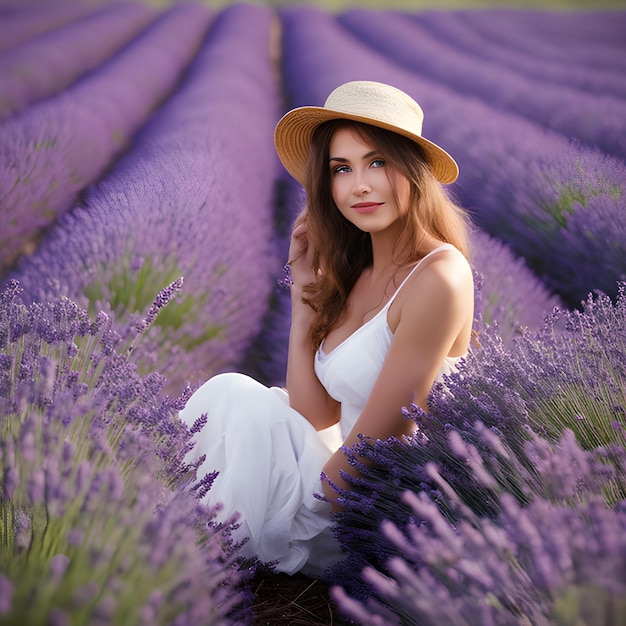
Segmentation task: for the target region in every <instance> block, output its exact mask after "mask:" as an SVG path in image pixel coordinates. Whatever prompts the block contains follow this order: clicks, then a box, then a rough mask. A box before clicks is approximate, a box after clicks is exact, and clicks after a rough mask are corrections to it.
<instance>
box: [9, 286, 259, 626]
mask: <svg viewBox="0 0 626 626" xmlns="http://www.w3.org/2000/svg"><path fill="white" fill-rule="evenodd" d="M177 287H178V285H174V286H173V287H172V289H170V290H169V291H168V290H166V291H164V292H163V293H161V294H160V295H159V298H157V300H156V301H155V304H154V307H155V308H154V310H158V309H160V308H162V307H163V306H164V305H165V304H166V300H167V298H168V297H170V296H172V295H173V291H175V290H176V288H177ZM153 312H154V311H153ZM148 321H149V320H148ZM128 330H129V333H130V334H129V335H128V337H127V338H126V339H124V335H123V333H122V334H120V333H119V332H118V330H116V328H115V326H114V324H113V320H112V318H111V317H110V316H109V315H107V314H105V313H104V312H100V313H99V314H98V315H97V316H95V317H94V318H93V319H92V318H90V317H89V316H88V315H87V312H86V311H85V310H83V309H81V308H80V307H78V306H77V305H76V304H75V303H74V302H72V301H71V300H69V299H66V298H61V299H58V300H55V301H50V302H45V303H34V304H31V305H25V304H24V303H22V301H21V294H20V288H19V285H18V284H17V283H16V282H13V283H11V284H10V285H9V286H8V288H7V289H6V290H4V291H3V292H2V294H0V405H1V406H0V415H1V416H2V418H1V426H0V427H1V428H2V440H1V443H0V478H1V483H2V494H1V495H0V520H1V523H0V529H1V532H0V587H1V589H2V594H1V595H2V607H1V608H2V611H1V612H0V623H1V624H16V623H20V624H33V625H37V624H42V625H43V624H50V623H55V624H62V623H63V624H65V623H70V621H71V623H72V624H90V625H91V624H112V623H114V624H146V625H147V624H150V625H152V624H172V623H176V624H190V625H191V624H211V625H217V624H223V625H226V624H232V623H242V622H245V621H246V615H247V608H246V607H247V602H248V600H247V596H246V594H245V592H244V587H243V586H242V585H243V583H244V582H245V573H244V572H240V571H239V569H238V559H237V553H236V546H235V545H234V544H233V543H232V542H231V539H230V530H231V527H232V522H233V521H234V520H232V521H230V522H226V523H224V524H218V523H216V522H215V520H214V514H215V510H214V509H207V508H206V507H204V506H201V505H200V504H199V500H198V498H197V497H196V495H198V494H199V492H201V491H202V490H204V489H207V488H210V484H205V483H207V481H200V482H199V483H195V484H194V482H193V481H194V480H195V479H194V478H193V477H194V467H190V466H187V465H185V464H184V461H183V457H184V454H185V453H186V451H188V450H189V446H190V445H191V444H190V436H191V432H192V431H189V430H188V429H187V428H186V427H185V426H184V425H183V424H182V423H181V422H180V420H178V417H177V415H178V411H179V410H180V408H182V406H183V405H184V403H185V402H186V399H187V398H188V397H189V390H188V389H187V390H185V391H184V392H183V394H182V395H181V396H179V397H172V396H163V395H162V394H161V388H162V384H163V378H162V377H161V376H160V375H158V374H156V373H154V374H152V375H149V376H146V377H140V376H139V375H138V374H137V373H136V371H135V368H134V366H133V365H132V363H130V362H129V361H128V357H127V355H126V354H125V353H126V351H127V349H128V347H129V340H130V338H132V332H130V331H132V329H128Z"/></svg>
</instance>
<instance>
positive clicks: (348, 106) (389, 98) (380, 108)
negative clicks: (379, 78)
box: [324, 80, 424, 136]
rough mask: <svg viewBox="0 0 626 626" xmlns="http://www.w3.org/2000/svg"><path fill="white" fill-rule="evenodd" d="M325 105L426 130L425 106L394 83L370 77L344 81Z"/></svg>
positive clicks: (412, 130) (415, 131)
mask: <svg viewBox="0 0 626 626" xmlns="http://www.w3.org/2000/svg"><path fill="white" fill-rule="evenodd" d="M324 108H325V109H329V110H332V111H338V112H340V113H345V114H348V115H354V116H358V117H364V118H370V119H372V120H378V121H379V122H382V123H384V124H388V125H390V126H396V127H397V128H401V129H404V130H406V131H408V132H410V133H413V134H415V135H419V136H421V134H422V125H423V123H424V112H423V111H422V108H421V107H420V105H419V104H417V102H415V100H413V98H411V97H410V96H409V95H407V94H406V93H404V91H400V90H399V89H396V88H395V87H392V86H391V85H385V84H383V83H377V82H373V81H367V80H358V81H352V82H349V83H344V84H343V85H340V86H339V87H337V88H336V89H335V90H334V91H332V92H331V93H330V95H329V96H328V98H326V102H325V103H324Z"/></svg>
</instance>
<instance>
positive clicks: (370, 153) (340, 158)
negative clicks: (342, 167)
mask: <svg viewBox="0 0 626 626" xmlns="http://www.w3.org/2000/svg"><path fill="white" fill-rule="evenodd" d="M375 155H380V152H379V151H378V150H371V151H370V152H368V153H367V154H364V155H363V156H362V157H361V158H362V160H365V159H369V158H370V157H373V156H375ZM328 160H329V161H339V162H340V163H347V162H348V159H344V158H343V157H330V158H329V159H328Z"/></svg>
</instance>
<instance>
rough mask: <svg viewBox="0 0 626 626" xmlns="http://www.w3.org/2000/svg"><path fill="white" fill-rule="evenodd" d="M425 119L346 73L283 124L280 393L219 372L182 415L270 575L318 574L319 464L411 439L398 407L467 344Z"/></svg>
mask: <svg viewBox="0 0 626 626" xmlns="http://www.w3.org/2000/svg"><path fill="white" fill-rule="evenodd" d="M422 119H423V114H422V111H421V109H420V107H419V105H418V104H417V103H416V102H415V101H414V100H413V99H411V98H410V97H409V96H408V95H407V94H405V93H404V92H402V91H400V90H398V89H396V88H394V87H391V86H389V85H384V84H381V83H375V82H370V81H355V82H350V83H346V84H344V85H341V86H340V87H338V88H337V89H335V90H334V91H333V92H332V93H331V94H330V96H329V97H328V99H327V100H326V103H325V105H324V106H323V107H300V108H296V109H294V110H292V111H290V112H288V113H287V114H286V115H285V116H284V117H283V118H282V119H281V120H280V122H279V123H278V125H277V127H276V132H275V143H276V149H277V152H278V155H279V157H280V159H281V161H282V163H283V165H284V166H285V168H286V169H287V170H288V171H289V172H290V174H291V175H292V176H294V178H296V180H298V181H299V182H301V183H302V184H303V185H304V187H305V189H306V192H307V208H306V209H305V210H304V211H303V212H302V214H301V215H300V216H299V217H298V219H297V220H296V223H295V226H294V229H293V232H292V237H291V246H290V251H289V258H290V270H291V277H290V288H291V298H292V322H291V332H290V337H289V353H288V364H287V380H286V383H287V389H286V390H283V389H279V388H276V387H272V388H267V387H265V386H263V385H261V384H260V383H258V382H256V381H254V380H253V379H251V378H249V377H247V376H244V375H242V374H234V373H233V374H221V375H218V376H215V377H213V378H212V379H210V380H209V381H207V382H206V383H205V384H204V385H203V386H202V387H200V389H198V391H196V392H195V394H194V395H193V396H192V397H191V398H190V400H189V402H188V403H187V405H186V407H185V409H184V410H183V411H182V412H181V418H182V419H183V420H184V421H185V423H187V424H188V425H189V426H191V425H193V424H194V423H195V422H196V420H197V419H198V418H200V417H201V416H203V415H206V423H205V424H204V426H202V428H200V429H199V432H198V433H196V434H195V435H194V438H195V440H196V445H195V447H194V449H193V450H192V452H191V453H190V455H189V460H190V461H193V460H196V459H198V458H200V457H201V456H202V455H206V456H205V459H204V461H203V462H202V464H201V465H200V467H199V475H200V476H201V475H202V474H204V473H209V472H212V471H214V470H217V471H218V472H219V475H218V477H217V478H216V480H215V482H214V484H213V486H212V488H211V490H210V491H209V492H208V494H207V496H206V499H207V500H208V501H211V502H223V504H224V509H223V515H224V516H225V517H226V516H228V515H230V514H232V513H233V512H234V511H238V512H240V514H241V518H240V523H241V526H240V528H239V529H238V533H239V534H238V536H237V537H238V538H241V539H243V538H245V539H246V540H247V543H246V544H245V546H244V548H243V554H247V555H249V556H257V557H258V558H260V559H261V560H262V561H266V562H274V563H276V569H277V570H278V571H283V572H287V573H294V572H296V571H302V572H304V573H306V574H309V575H317V574H319V573H321V571H322V570H323V569H324V568H325V567H327V566H328V565H330V564H331V563H333V562H334V561H335V560H336V559H337V558H339V552H338V546H337V544H336V542H335V540H334V539H333V536H332V531H331V529H330V525H331V522H330V517H329V515H330V512H331V510H332V509H333V508H337V504H336V502H335V498H336V493H335V491H334V490H333V488H332V487H331V485H330V483H329V482H328V480H326V479H322V478H321V473H322V472H323V473H324V475H325V476H326V477H328V479H329V480H330V481H331V482H332V483H335V484H337V485H339V486H341V487H343V488H347V486H348V485H347V483H346V481H345V480H344V479H343V478H342V472H348V473H353V472H354V471H355V470H354V468H353V467H352V466H350V465H349V464H348V462H347V457H346V456H345V454H344V453H343V452H342V451H341V450H340V449H339V446H341V445H342V443H343V445H345V446H348V447H350V446H352V445H353V444H354V443H355V442H356V441H357V440H358V435H359V434H360V433H362V434H364V435H366V436H368V437H375V438H379V439H386V438H388V437H390V436H397V437H399V436H402V435H407V434H410V432H411V431H412V429H413V428H414V424H413V423H412V422H411V421H410V420H407V419H406V418H405V417H403V415H402V407H403V406H406V405H407V404H408V403H409V402H411V401H413V402H415V403H416V404H418V405H420V406H422V407H423V408H427V398H428V394H429V392H430V390H431V388H432V385H433V383H434V382H435V381H440V380H443V376H444V375H445V374H446V373H449V372H450V371H452V370H453V369H454V367H455V364H456V363H457V361H458V360H459V359H461V358H462V357H463V356H464V355H466V353H467V351H468V347H469V342H470V336H471V330H472V323H473V302H474V295H473V282H472V272H471V269H470V265H469V263H468V260H467V231H468V220H467V217H466V215H465V213H464V212H463V211H462V210H461V209H460V208H458V207H457V206H456V205H455V204H454V203H453V202H452V201H451V200H450V199H449V197H448V196H447V194H446V192H445V190H444V188H443V187H442V184H441V183H450V182H453V181H454V180H455V179H456V177H457V174H458V168H457V165H456V163H455V162H454V160H453V159H452V157H450V156H449V155H448V154H447V153H446V152H445V151H444V150H443V149H441V148H440V147H439V146H437V145H435V144H433V143H432V142H430V141H428V140H427V139H425V138H423V137H422V136H421V127H422ZM315 494H323V495H324V496H325V498H321V499H320V497H316V495H315Z"/></svg>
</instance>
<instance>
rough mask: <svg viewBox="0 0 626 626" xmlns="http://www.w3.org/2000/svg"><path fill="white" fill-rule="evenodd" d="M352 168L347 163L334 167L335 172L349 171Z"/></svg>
mask: <svg viewBox="0 0 626 626" xmlns="http://www.w3.org/2000/svg"><path fill="white" fill-rule="evenodd" d="M349 171H350V168H349V167H348V166H347V165H338V166H337V167H335V168H333V174H342V173H343V172H349Z"/></svg>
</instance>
